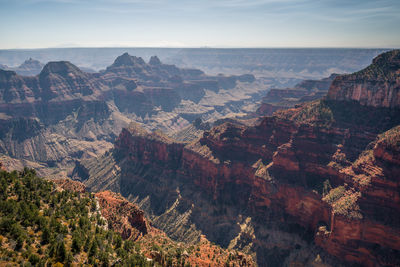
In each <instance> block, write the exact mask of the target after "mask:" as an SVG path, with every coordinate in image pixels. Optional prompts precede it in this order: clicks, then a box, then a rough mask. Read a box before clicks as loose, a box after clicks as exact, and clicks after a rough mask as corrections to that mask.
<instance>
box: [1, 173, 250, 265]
mask: <svg viewBox="0 0 400 267" xmlns="http://www.w3.org/2000/svg"><path fill="white" fill-rule="evenodd" d="M0 180H1V189H2V190H1V193H0V196H1V199H0V215H1V217H0V241H1V247H0V265H2V266H3V265H4V266H14V265H17V264H18V265H29V266H46V265H55V266H60V265H61V266H63V265H66V266H76V265H85V266H87V265H92V266H93V265H102V266H204V267H206V266H209V265H212V266H255V263H254V261H253V260H252V259H251V257H250V256H248V255H245V254H243V253H241V252H238V251H235V250H231V249H230V250H227V249H222V248H221V247H219V246H216V245H214V244H211V243H210V242H209V241H208V240H207V239H206V238H204V237H202V240H201V241H200V242H199V243H197V244H195V245H192V246H189V245H186V244H182V243H178V242H175V241H172V240H171V239H170V238H168V237H167V236H166V235H165V233H163V232H162V231H160V230H158V229H156V228H154V227H153V226H152V225H151V223H150V222H149V221H148V220H146V219H145V218H144V213H143V211H142V210H140V209H139V208H138V207H137V206H136V205H134V204H132V203H129V202H128V201H127V200H126V199H124V198H123V197H121V196H120V195H118V194H116V193H112V192H109V191H105V192H99V193H96V194H93V193H88V192H86V190H85V186H84V185H83V184H82V183H80V182H77V181H72V180H70V179H52V180H51V181H46V180H44V179H43V178H39V177H37V176H36V175H35V172H34V171H33V170H29V169H27V168H24V170H23V171H22V172H16V171H13V172H11V173H8V172H6V171H4V170H1V171H0ZM29 199H30V201H29Z"/></svg>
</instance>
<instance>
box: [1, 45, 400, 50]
mask: <svg viewBox="0 0 400 267" xmlns="http://www.w3.org/2000/svg"><path fill="white" fill-rule="evenodd" d="M115 48H119V49H132V48H133V49H400V46H398V47H359V46H254V47H227V46H185V47H181V46H65V47H38V48H0V51H7V50H46V49H115Z"/></svg>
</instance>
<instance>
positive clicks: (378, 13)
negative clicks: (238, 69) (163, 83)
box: [0, 0, 400, 48]
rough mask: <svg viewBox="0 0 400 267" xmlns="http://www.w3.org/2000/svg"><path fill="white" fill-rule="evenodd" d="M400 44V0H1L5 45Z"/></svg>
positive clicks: (1, 44) (0, 33)
mask: <svg viewBox="0 0 400 267" xmlns="http://www.w3.org/2000/svg"><path fill="white" fill-rule="evenodd" d="M71 46H89V47H91V46H95V47H103V46H153V47H165V46H166V47H203V46H209V47H388V48H394V47H400V0H380V1H379V0H377V1H370V0H318V1H312V0H196V1H192V0H0V48H42V47H71Z"/></svg>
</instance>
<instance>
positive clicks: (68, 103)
mask: <svg viewBox="0 0 400 267" xmlns="http://www.w3.org/2000/svg"><path fill="white" fill-rule="evenodd" d="M24 64H25V65H34V62H33V60H29V61H26V62H25V63H24ZM259 85H260V84H259V82H256V81H255V78H254V76H252V75H231V76H224V75H217V76H209V75H206V74H205V73H204V72H202V71H201V70H198V69H181V68H178V67H176V66H175V65H167V64H163V63H162V62H161V61H160V60H159V59H158V58H157V57H156V56H154V57H152V58H151V59H150V60H149V62H147V63H146V62H145V61H144V60H143V59H142V58H139V57H135V56H130V55H129V54H127V53H124V54H123V55H121V56H119V57H118V58H117V59H115V62H114V63H113V64H112V65H110V66H109V67H108V68H107V69H106V70H104V71H101V72H98V73H87V72H84V71H82V70H81V69H79V68H78V67H76V66H75V65H73V64H71V63H70V62H68V61H58V62H49V63H47V64H46V65H45V66H44V67H43V69H42V70H41V71H40V73H39V74H38V75H36V76H21V75H18V74H17V73H16V72H15V71H11V70H0V121H1V124H0V125H1V126H0V153H1V154H2V157H3V158H4V162H5V166H7V167H8V169H10V170H11V169H14V168H16V167H19V166H22V165H27V166H30V167H34V165H36V167H38V165H40V169H41V170H40V171H39V172H40V174H42V175H49V174H51V175H53V176H54V175H56V176H66V175H68V174H71V170H72V168H73V166H74V164H75V161H76V160H82V159H87V158H92V157H96V156H98V155H101V154H103V153H104V152H105V151H107V150H109V149H111V148H112V142H113V141H114V139H115V137H116V136H118V134H119V133H120V131H121V129H122V128H123V127H126V126H127V125H128V124H129V122H130V121H137V122H139V123H142V124H144V125H145V127H147V128H148V129H156V128H158V129H162V130H164V131H165V132H167V133H170V134H174V132H176V131H180V130H182V129H184V128H185V127H188V126H190V125H191V122H192V121H194V120H195V119H196V118H198V117H201V116H203V117H205V119H207V120H215V119H218V118H221V117H224V116H225V115H226V114H233V115H234V114H243V112H242V109H243V108H245V106H248V103H247V102H246V101H248V102H250V103H251V102H255V101H256V99H253V96H254V95H262V93H263V92H265V90H266V88H265V87H260V86H259ZM237 92H241V93H239V94H237ZM210 96H211V97H212V98H213V99H214V102H215V103H211V101H208V100H207V99H208V98H209V97H210ZM233 109H234V111H233Z"/></svg>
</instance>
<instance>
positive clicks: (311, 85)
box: [256, 74, 338, 116]
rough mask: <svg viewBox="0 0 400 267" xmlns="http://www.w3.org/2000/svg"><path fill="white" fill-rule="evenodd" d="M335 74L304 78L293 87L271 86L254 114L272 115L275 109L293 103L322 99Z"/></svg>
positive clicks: (290, 105)
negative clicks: (320, 77)
mask: <svg viewBox="0 0 400 267" xmlns="http://www.w3.org/2000/svg"><path fill="white" fill-rule="evenodd" d="M337 76H338V75H337V74H331V75H330V76H329V77H327V78H323V79H321V80H304V81H302V82H300V83H298V84H296V85H295V86H294V87H293V88H283V89H276V88H272V89H271V90H270V91H269V92H268V93H267V95H266V96H265V97H263V98H262V100H261V105H260V107H259V108H258V109H257V112H256V114H257V115H259V116H266V115H269V116H270V115H272V114H273V113H274V112H275V111H276V110H279V109H288V108H291V107H294V106H295V105H298V104H301V103H304V102H309V101H313V100H317V99H322V98H323V97H324V96H326V94H327V92H328V89H329V86H330V85H331V83H332V81H333V79H334V78H335V77H337Z"/></svg>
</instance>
